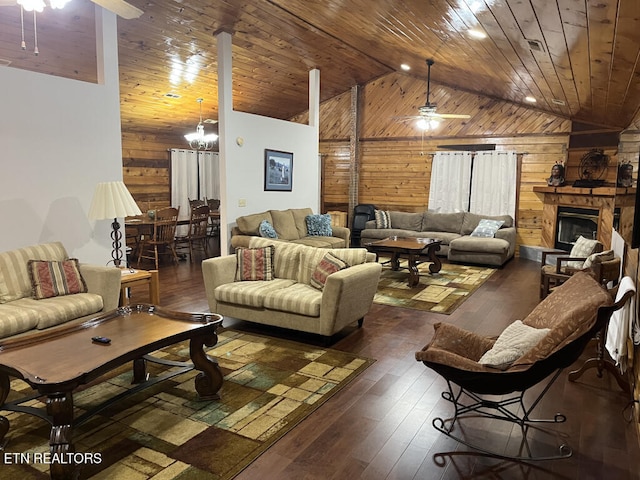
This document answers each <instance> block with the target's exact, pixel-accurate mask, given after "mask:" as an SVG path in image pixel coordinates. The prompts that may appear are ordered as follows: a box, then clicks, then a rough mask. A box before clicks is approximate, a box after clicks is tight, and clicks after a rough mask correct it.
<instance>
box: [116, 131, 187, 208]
mask: <svg viewBox="0 0 640 480" xmlns="http://www.w3.org/2000/svg"><path fill="white" fill-rule="evenodd" d="M179 142H180V139H179V138H176V137H175V136H158V135H152V134H144V133H139V132H123V133H122V177H123V181H124V183H125V185H127V188H129V191H130V192H131V195H133V198H134V199H135V200H136V203H137V204H138V206H139V207H140V210H142V211H143V212H146V211H147V210H154V209H158V208H162V207H168V206H170V204H171V161H170V154H169V149H171V148H176V147H180V146H181V145H180V143H179Z"/></svg>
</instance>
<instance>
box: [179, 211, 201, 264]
mask: <svg viewBox="0 0 640 480" xmlns="http://www.w3.org/2000/svg"><path fill="white" fill-rule="evenodd" d="M208 226H209V206H208V205H200V206H199V207H195V208H192V209H191V215H190V217H189V230H188V231H187V234H186V235H182V236H177V237H176V240H175V245H176V249H178V248H181V247H183V246H186V247H188V248H189V257H190V258H191V262H192V263H193V251H194V248H199V249H201V250H202V251H203V252H204V254H205V257H209V247H208V245H207V243H208V242H207V240H208V238H207V227H208Z"/></svg>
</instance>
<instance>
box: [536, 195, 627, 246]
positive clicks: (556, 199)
mask: <svg viewBox="0 0 640 480" xmlns="http://www.w3.org/2000/svg"><path fill="white" fill-rule="evenodd" d="M533 191H534V192H535V193H537V194H539V195H541V196H542V197H543V203H544V207H543V209H542V241H541V243H542V246H543V247H546V248H553V247H554V245H555V236H556V228H557V215H558V207H559V206H566V207H576V208H590V209H594V210H598V240H599V241H600V242H602V244H603V245H604V246H605V248H610V246H611V234H612V232H613V220H614V213H615V210H616V207H618V208H620V225H619V227H618V228H619V229H626V228H632V227H633V212H632V208H628V207H629V206H632V205H634V204H635V197H636V189H635V188H621V187H615V186H605V187H598V188H574V187H571V186H563V187H550V186H547V185H544V186H534V187H533ZM625 207H626V208H625ZM629 213H630V216H629ZM621 233H622V232H621Z"/></svg>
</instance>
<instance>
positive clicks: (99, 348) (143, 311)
mask: <svg viewBox="0 0 640 480" xmlns="http://www.w3.org/2000/svg"><path fill="white" fill-rule="evenodd" d="M221 324H222V316H220V315H217V314H214V313H212V314H190V313H181V312H172V311H167V310H163V309H161V308H158V307H155V306H152V305H135V306H133V307H123V308H119V309H117V310H114V311H113V312H111V313H107V314H105V315H102V316H99V317H97V318H95V319H92V320H88V321H86V322H84V323H81V324H75V325H70V326H68V327H67V328H64V327H63V328H58V329H56V330H55V331H50V332H41V333H37V334H33V335H29V336H26V337H22V338H15V339H10V340H7V341H5V342H0V410H6V411H17V412H24V413H29V414H31V415H35V416H37V417H40V418H42V419H44V420H46V421H48V422H49V423H50V424H51V435H50V438H49V447H50V453H51V456H52V457H54V455H56V457H55V458H60V459H63V460H64V459H67V458H69V454H71V453H73V452H74V449H73V443H72V440H73V435H72V432H73V427H75V426H78V425H80V424H82V423H84V422H85V421H86V420H87V419H88V418H90V417H91V416H92V415H94V414H96V413H98V412H99V411H101V410H103V409H104V408H106V407H107V406H109V405H111V404H113V403H114V402H115V401H117V400H120V399H122V398H124V397H126V396H129V395H131V394H133V393H137V392H138V391H140V390H142V389H144V388H146V387H148V386H151V385H154V384H156V383H158V382H160V381H163V380H166V379H169V378H172V377H175V376H176V375H180V374H182V373H185V372H187V371H190V370H193V369H194V368H195V369H197V370H200V373H199V374H198V375H197V376H196V377H195V389H196V391H197V393H198V395H199V396H200V398H202V399H216V398H219V397H218V390H220V387H221V386H222V378H223V377H222V372H221V371H220V369H219V367H218V364H217V362H216V361H215V360H214V359H212V358H210V357H208V356H207V354H206V353H205V351H204V346H205V345H207V346H209V347H212V346H214V345H215V344H216V343H217V341H218V337H217V335H216V330H217V329H218V327H219V326H220V325H221ZM96 336H101V337H108V338H109V339H111V342H110V343H109V344H100V343H96V342H94V341H92V338H93V337H96ZM185 340H189V341H190V343H189V353H190V357H191V362H193V363H185V362H175V361H170V360H163V359H160V358H156V357H152V356H150V355H148V354H149V353H151V352H154V351H156V350H158V349H161V348H164V347H167V346H169V345H173V344H175V343H178V342H181V341H185ZM129 361H133V383H134V384H136V385H135V386H133V387H131V388H130V389H128V390H127V391H126V392H124V393H122V394H120V395H117V396H116V397H114V398H111V399H109V400H107V401H106V402H104V403H102V404H100V405H97V406H95V407H94V408H93V409H91V410H89V411H87V412H85V413H84V414H82V415H80V416H78V417H77V418H74V408H73V392H74V390H76V388H77V387H79V386H80V385H84V384H87V383H89V382H91V381H93V380H95V379H97V378H99V377H100V376H101V375H103V374H105V373H107V372H109V371H111V370H113V369H115V368H116V367H119V366H121V365H124V364H125V363H127V362H129ZM147 361H150V362H153V363H159V364H162V365H167V366H171V367H175V368H172V369H171V370H168V371H167V372H166V373H165V374H164V375H161V376H158V377H153V378H151V379H149V378H148V375H147V373H146V362H147ZM10 377H14V378H18V379H21V380H24V381H25V382H26V383H28V384H29V385H30V386H31V388H33V389H34V390H35V391H36V393H34V394H32V395H30V396H28V397H24V398H21V399H18V400H14V401H11V402H7V397H8V395H9V390H10ZM38 397H46V410H45V409H38V408H34V407H30V406H26V405H24V404H25V403H27V402H29V401H32V400H33V399H35V398H38ZM8 431H9V421H8V420H7V418H5V417H3V416H0V443H2V441H3V439H4V437H5V435H6V434H7V432H8ZM74 467H75V466H74V465H73V462H71V463H69V462H51V464H50V473H51V478H72V477H73V474H74V472H73V470H74Z"/></svg>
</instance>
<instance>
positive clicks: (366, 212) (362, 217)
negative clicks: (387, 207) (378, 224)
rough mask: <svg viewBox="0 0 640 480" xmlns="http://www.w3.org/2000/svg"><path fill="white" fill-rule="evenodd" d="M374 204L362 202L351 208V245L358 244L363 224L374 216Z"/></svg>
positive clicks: (373, 218) (357, 245)
mask: <svg viewBox="0 0 640 480" xmlns="http://www.w3.org/2000/svg"><path fill="white" fill-rule="evenodd" d="M375 211H376V206H375V205H371V204H367V203H363V204H360V205H356V206H355V207H354V209H353V221H352V222H351V246H352V247H359V246H360V232H362V230H364V225H365V223H367V222H368V221H369V220H375V218H376V214H375Z"/></svg>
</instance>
